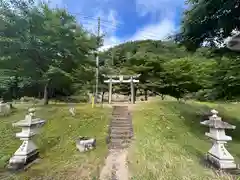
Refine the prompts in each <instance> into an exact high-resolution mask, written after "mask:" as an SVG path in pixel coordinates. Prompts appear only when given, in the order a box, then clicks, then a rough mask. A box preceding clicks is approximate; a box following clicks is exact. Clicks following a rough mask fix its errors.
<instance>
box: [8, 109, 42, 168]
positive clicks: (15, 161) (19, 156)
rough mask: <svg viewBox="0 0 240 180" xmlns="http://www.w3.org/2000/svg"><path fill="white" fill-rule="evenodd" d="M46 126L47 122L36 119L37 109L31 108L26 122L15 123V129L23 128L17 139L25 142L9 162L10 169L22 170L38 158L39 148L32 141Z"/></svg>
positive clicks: (17, 134)
mask: <svg viewBox="0 0 240 180" xmlns="http://www.w3.org/2000/svg"><path fill="white" fill-rule="evenodd" d="M44 124H45V120H41V119H40V118H36V117H35V109H34V108H30V109H29V110H28V114H27V115H26V116H25V119H24V120H21V121H18V122H17V123H14V124H13V126H14V127H21V128H22V132H20V133H16V137H18V138H20V140H22V141H23V143H22V145H21V146H20V147H19V148H18V149H17V151H16V152H15V153H14V155H13V157H12V158H11V159H10V160H9V166H8V167H9V169H14V170H16V169H21V168H23V167H24V166H25V165H26V164H28V163H29V162H31V161H33V160H35V159H36V158H37V157H38V153H39V152H38V148H37V146H36V145H35V144H34V142H33V141H32V138H33V136H35V135H36V134H38V129H39V128H40V127H41V126H43V125H44Z"/></svg>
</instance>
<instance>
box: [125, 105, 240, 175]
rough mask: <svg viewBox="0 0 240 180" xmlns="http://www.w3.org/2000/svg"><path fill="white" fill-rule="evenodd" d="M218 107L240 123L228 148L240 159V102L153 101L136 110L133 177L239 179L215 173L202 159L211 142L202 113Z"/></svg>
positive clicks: (230, 119) (229, 120)
mask: <svg viewBox="0 0 240 180" xmlns="http://www.w3.org/2000/svg"><path fill="white" fill-rule="evenodd" d="M211 108H216V109H217V110H218V111H219V112H220V115H221V116H223V117H224V120H226V121H228V122H231V123H232V124H234V125H236V126H237V129H235V130H232V131H228V132H227V134H229V135H231V136H232V137H233V141H230V142H229V143H228V144H227V148H228V150H229V151H230V152H231V153H232V155H233V156H234V157H235V158H236V161H237V162H239V159H240V151H239V149H240V142H239V140H240V136H239V134H240V131H239V130H238V129H239V128H240V111H239V109H240V105H233V104H214V103H208V104H206V103H197V102H188V103H178V102H176V101H161V102H151V103H146V104H143V105H139V106H138V107H137V108H135V110H134V112H133V124H134V132H135V140H134V141H133V144H132V147H131V149H130V153H129V167H130V171H131V172H132V175H131V179H132V180H213V179H214V180H225V179H236V177H231V176H230V175H227V174H223V173H216V171H213V170H211V169H209V168H207V167H206V164H205V163H204V161H203V157H204V155H205V153H206V152H207V151H208V150H209V149H210V147H211V142H210V140H209V139H207V137H205V135H204V133H205V132H206V131H208V128H206V127H204V126H202V125H200V121H202V120H203V119H202V115H203V114H204V113H208V112H209V111H210V109H211Z"/></svg>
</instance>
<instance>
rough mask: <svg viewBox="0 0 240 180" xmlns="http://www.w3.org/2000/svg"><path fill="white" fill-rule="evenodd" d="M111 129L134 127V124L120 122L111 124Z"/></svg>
mask: <svg viewBox="0 0 240 180" xmlns="http://www.w3.org/2000/svg"><path fill="white" fill-rule="evenodd" d="M110 126H111V127H127V126H129V127H132V123H129V122H125V123H118V122H111V123H110Z"/></svg>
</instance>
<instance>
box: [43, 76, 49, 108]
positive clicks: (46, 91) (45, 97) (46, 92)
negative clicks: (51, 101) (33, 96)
mask: <svg viewBox="0 0 240 180" xmlns="http://www.w3.org/2000/svg"><path fill="white" fill-rule="evenodd" d="M49 83H50V80H48V81H47V83H46V84H45V86H44V96H43V104H44V105H47V104H48V86H49Z"/></svg>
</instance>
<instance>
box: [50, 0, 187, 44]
mask: <svg viewBox="0 0 240 180" xmlns="http://www.w3.org/2000/svg"><path fill="white" fill-rule="evenodd" d="M49 3H50V5H51V6H52V7H56V6H58V7H64V8H66V9H67V10H68V11H69V12H70V13H72V14H74V15H76V17H77V19H78V21H79V22H80V23H82V24H83V25H84V27H86V28H87V29H88V30H90V31H92V32H96V29H97V17H100V18H101V20H102V22H101V33H104V34H105V39H104V47H103V49H106V48H109V47H111V46H114V45H117V44H119V43H123V42H126V41H129V40H143V39H157V40H158V39H160V40H161V39H164V38H166V37H167V36H168V35H170V34H172V33H174V32H176V31H177V30H178V29H179V25H180V22H181V18H182V12H183V11H184V8H185V5H184V0H51V1H49Z"/></svg>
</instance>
